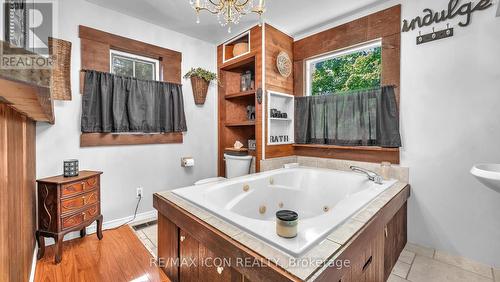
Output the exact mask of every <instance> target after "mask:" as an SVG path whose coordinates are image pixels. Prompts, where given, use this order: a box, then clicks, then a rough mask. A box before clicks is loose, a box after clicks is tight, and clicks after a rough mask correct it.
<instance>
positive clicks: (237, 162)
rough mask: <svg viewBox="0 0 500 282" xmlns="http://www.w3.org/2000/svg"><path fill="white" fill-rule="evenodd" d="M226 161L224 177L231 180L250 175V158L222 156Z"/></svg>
mask: <svg viewBox="0 0 500 282" xmlns="http://www.w3.org/2000/svg"><path fill="white" fill-rule="evenodd" d="M224 159H225V160H226V177H227V178H233V177H238V176H243V175H247V174H249V173H250V165H251V164H252V156H232V155H228V154H224Z"/></svg>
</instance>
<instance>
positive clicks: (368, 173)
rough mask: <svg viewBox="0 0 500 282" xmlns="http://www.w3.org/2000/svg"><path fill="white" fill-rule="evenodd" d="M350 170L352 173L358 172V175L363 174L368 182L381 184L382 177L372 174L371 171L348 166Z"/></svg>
mask: <svg viewBox="0 0 500 282" xmlns="http://www.w3.org/2000/svg"><path fill="white" fill-rule="evenodd" d="M350 168H351V170H352V171H354V172H359V173H363V174H365V175H366V176H367V177H368V180H370V181H373V182H375V183H377V184H383V178H382V176H380V175H379V174H378V173H376V172H373V171H371V170H368V169H364V168H361V167H359V166H354V165H352V166H350Z"/></svg>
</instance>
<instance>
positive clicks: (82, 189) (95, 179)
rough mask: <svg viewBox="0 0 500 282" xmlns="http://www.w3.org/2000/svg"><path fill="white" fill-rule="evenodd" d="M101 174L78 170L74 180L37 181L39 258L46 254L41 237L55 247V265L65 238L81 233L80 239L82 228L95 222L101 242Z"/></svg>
mask: <svg viewBox="0 0 500 282" xmlns="http://www.w3.org/2000/svg"><path fill="white" fill-rule="evenodd" d="M101 174H102V172H98V171H81V172H80V174H79V175H78V176H75V177H63V176H55V177H49V178H44V179H40V180H37V182H38V228H39V229H38V230H37V231H36V239H37V241H38V246H39V251H38V259H41V258H42V257H43V256H44V253H45V239H44V237H51V238H54V241H55V244H56V252H55V262H56V263H59V262H60V261H61V259H62V244H63V239H64V235H66V234H67V233H69V232H72V231H80V236H81V237H84V236H85V235H86V229H85V228H86V227H87V226H89V225H90V224H92V223H93V222H94V221H97V237H98V238H99V240H100V239H102V215H101V205H100V193H101V192H100V190H101V189H100V175H101Z"/></svg>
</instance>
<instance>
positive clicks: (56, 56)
mask: <svg viewBox="0 0 500 282" xmlns="http://www.w3.org/2000/svg"><path fill="white" fill-rule="evenodd" d="M49 51H50V54H51V55H52V63H53V65H52V66H53V67H52V81H51V84H52V85H51V91H52V99H53V100H71V76H70V74H71V42H69V41H65V40H61V39H57V38H52V37H50V38H49Z"/></svg>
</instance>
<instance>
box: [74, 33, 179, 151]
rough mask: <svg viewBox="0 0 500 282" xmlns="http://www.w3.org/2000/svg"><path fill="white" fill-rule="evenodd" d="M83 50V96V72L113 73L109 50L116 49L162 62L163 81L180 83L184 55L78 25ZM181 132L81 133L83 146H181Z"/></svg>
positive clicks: (81, 81)
mask: <svg viewBox="0 0 500 282" xmlns="http://www.w3.org/2000/svg"><path fill="white" fill-rule="evenodd" d="M79 37H80V42H81V43H80V44H81V45H80V48H81V70H82V71H81V72H80V93H82V94H83V85H84V77H85V73H84V70H95V71H100V72H110V51H111V50H117V51H122V52H126V53H130V54H134V55H139V56H144V57H148V58H152V59H156V60H159V62H160V76H161V77H162V81H165V82H171V83H177V84H181V83H182V81H181V63H182V53H181V52H177V51H174V50H170V49H166V48H162V47H159V46H156V45H152V44H148V43H144V42H141V41H137V40H133V39H130V38H126V37H122V36H118V35H115V34H111V33H108V32H104V31H101V30H97V29H93V28H90V27H86V26H79ZM182 142H183V134H182V132H172V133H162V134H111V133H82V134H81V136H80V146H81V147H92V146H118V145H144V144H171V143H182Z"/></svg>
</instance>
